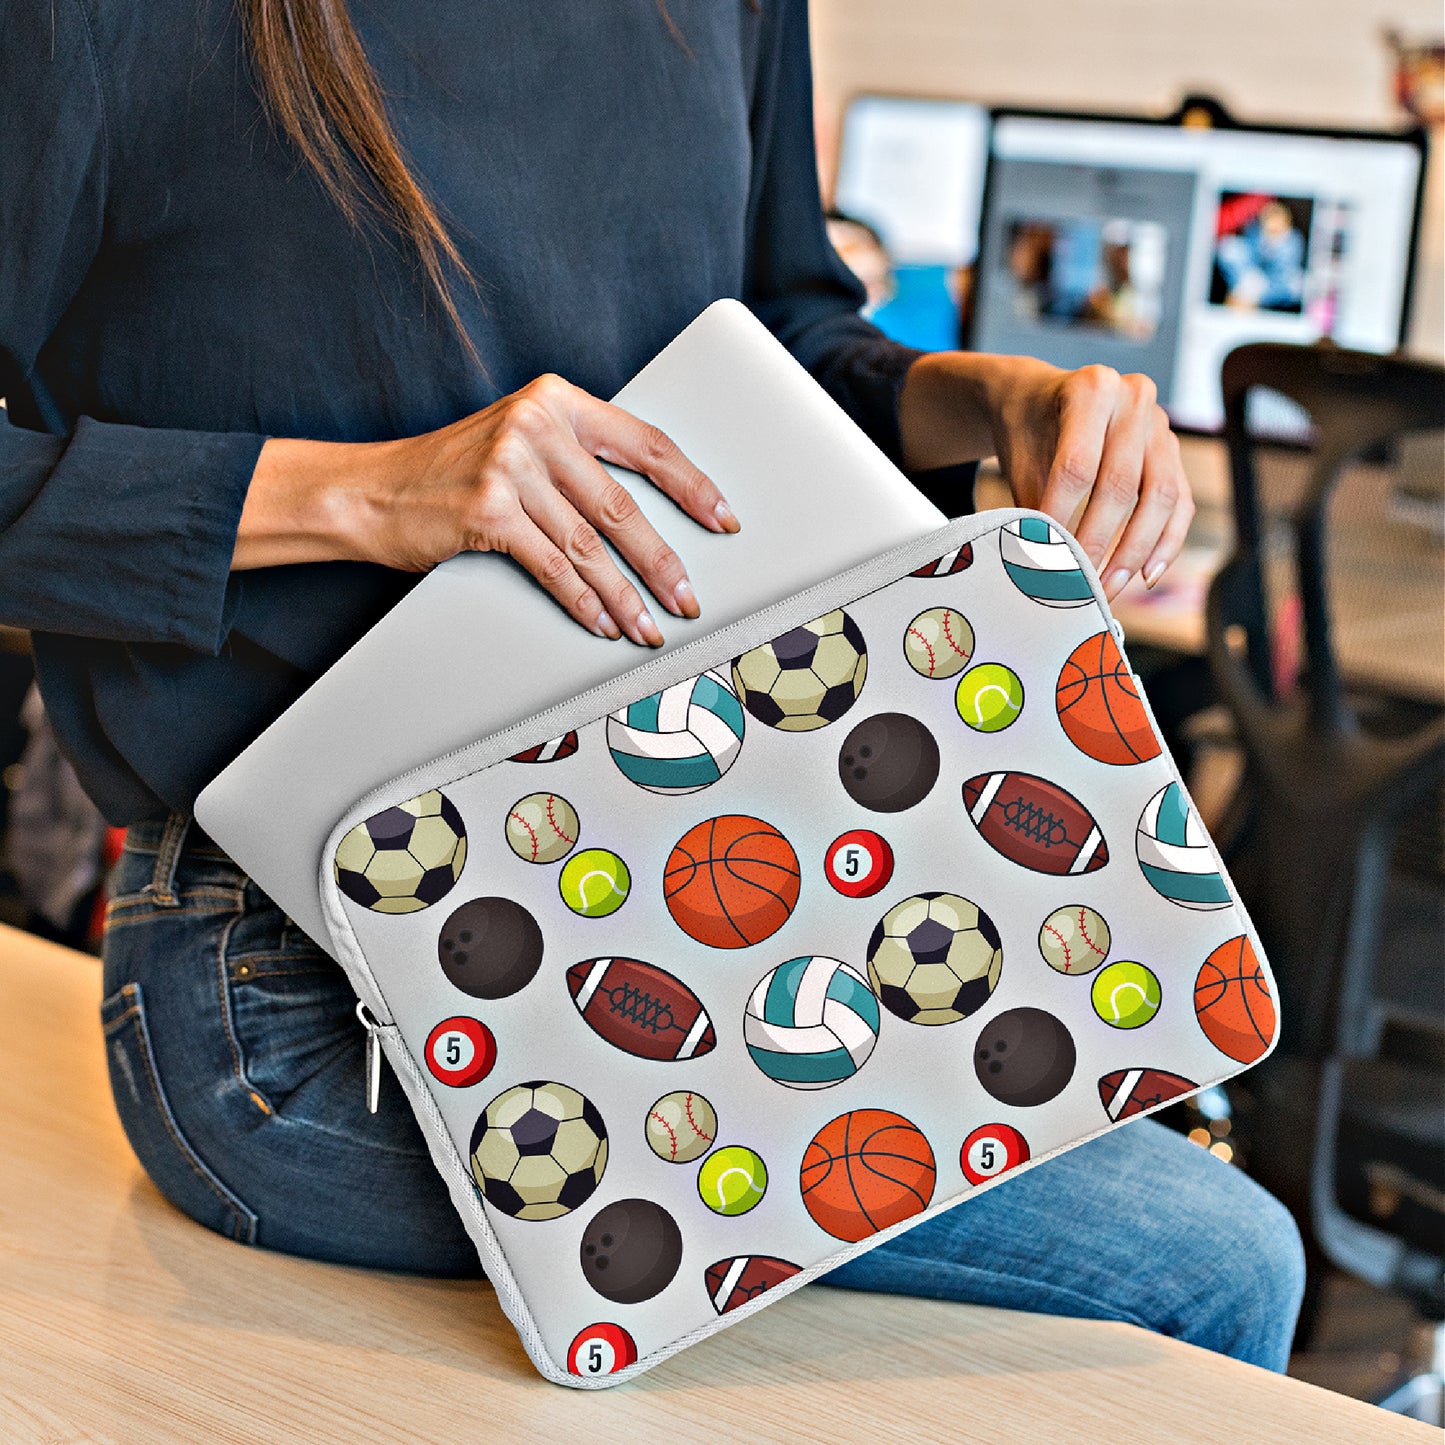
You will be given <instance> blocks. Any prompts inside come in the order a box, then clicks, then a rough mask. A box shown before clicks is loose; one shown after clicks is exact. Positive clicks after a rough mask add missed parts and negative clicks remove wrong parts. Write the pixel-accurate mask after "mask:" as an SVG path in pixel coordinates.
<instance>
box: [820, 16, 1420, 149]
mask: <svg viewBox="0 0 1445 1445" xmlns="http://www.w3.org/2000/svg"><path fill="white" fill-rule="evenodd" d="M812 16H813V51H814V58H815V65H816V72H817V80H818V90H819V99H820V101H821V102H822V103H823V107H824V110H825V113H826V112H828V111H833V112H836V110H837V109H838V108H839V106H840V105H841V104H842V102H843V101H844V100H845V99H846V98H847V96H848V95H849V94H850V93H852V92H853V91H856V90H901V91H913V92H916V93H919V94H925V95H926V94H940V95H960V96H966V97H969V98H971V99H977V100H986V101H995V102H997V101H1012V102H1015V103H1020V102H1028V103H1032V104H1036V105H1037V104H1041V105H1061V106H1075V105H1084V106H1093V107H1100V108H1109V109H1124V110H1132V109H1141V108H1142V109H1165V108H1168V107H1169V106H1170V105H1171V104H1172V102H1173V101H1174V100H1175V98H1176V97H1177V96H1178V95H1179V94H1180V92H1181V91H1183V90H1186V89H1199V90H1207V91H1211V92H1213V93H1215V94H1217V95H1218V96H1219V97H1220V99H1222V100H1224V101H1225V102H1226V103H1227V104H1229V105H1230V106H1231V107H1233V108H1234V109H1235V110H1236V111H1238V112H1239V113H1240V114H1241V115H1242V116H1248V117H1251V118H1261V119H1263V118H1268V119H1272V120H1289V121H1312V122H1333V123H1334V124H1337V125H1357V124H1358V125H1369V124H1379V123H1386V124H1388V123H1392V122H1393V121H1394V119H1395V112H1394V109H1393V106H1392V103H1391V100H1390V69H1391V67H1390V60H1389V56H1388V53H1387V51H1386V48H1385V46H1384V44H1383V42H1382V41H1381V38H1380V32H1381V30H1382V29H1383V28H1384V27H1385V26H1387V25H1390V26H1395V27H1397V28H1399V29H1401V30H1403V31H1404V32H1405V33H1406V34H1407V35H1411V36H1414V37H1417V38H1426V37H1429V36H1432V35H1433V36H1438V35H1439V33H1440V30H1441V7H1440V0H989V3H984V0H812Z"/></svg>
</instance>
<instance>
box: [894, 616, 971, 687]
mask: <svg viewBox="0 0 1445 1445" xmlns="http://www.w3.org/2000/svg"><path fill="white" fill-rule="evenodd" d="M903 655H904V657H906V658H907V659H908V665H909V667H911V668H912V669H913V670H914V672H916V673H917V674H918V675H919V676H920V677H952V676H953V675H954V674H955V673H958V672H962V671H963V669H964V668H965V667H967V666H968V661H969V658H971V657H972V656H973V628H972V627H971V626H970V625H969V621H968V618H966V617H965V616H964V615H963V613H961V612H955V611H954V610H953V608H951V607H930V608H928V609H927V610H926V611H923V612H920V613H919V614H918V616H917V617H915V618H914V619H913V621H912V622H910V623H909V624H908V631H907V632H905V633H904V634H903Z"/></svg>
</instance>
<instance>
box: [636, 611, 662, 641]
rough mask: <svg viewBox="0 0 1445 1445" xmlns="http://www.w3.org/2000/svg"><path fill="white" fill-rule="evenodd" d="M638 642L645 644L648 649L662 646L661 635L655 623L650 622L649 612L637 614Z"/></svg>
mask: <svg viewBox="0 0 1445 1445" xmlns="http://www.w3.org/2000/svg"><path fill="white" fill-rule="evenodd" d="M637 631H638V634H639V638H638V640H639V641H641V642H645V643H646V644H647V645H648V646H649V647H661V646H662V633H661V632H660V631H658V627H657V623H655V622H654V621H653V620H652V614H651V613H650V612H639V613H638V614H637Z"/></svg>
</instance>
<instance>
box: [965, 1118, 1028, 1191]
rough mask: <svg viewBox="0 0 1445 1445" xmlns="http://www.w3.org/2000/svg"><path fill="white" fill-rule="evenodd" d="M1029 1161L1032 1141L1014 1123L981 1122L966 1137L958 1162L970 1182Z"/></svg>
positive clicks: (984, 1182)
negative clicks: (1030, 1142)
mask: <svg viewBox="0 0 1445 1445" xmlns="http://www.w3.org/2000/svg"><path fill="white" fill-rule="evenodd" d="M1028 1161H1029V1141H1028V1140H1027V1139H1025V1138H1024V1136H1023V1135H1022V1134H1020V1133H1019V1131H1018V1130H1017V1129H1015V1128H1014V1127H1013V1125H1012V1124H980V1125H979V1126H978V1128H977V1129H975V1130H974V1131H973V1133H971V1134H970V1135H969V1136H968V1138H967V1139H965V1140H964V1141H963V1148H962V1149H960V1150H959V1155H958V1166H959V1168H960V1169H962V1170H963V1177H964V1178H965V1179H967V1180H968V1182H969V1183H970V1184H987V1183H988V1181H989V1180H990V1179H997V1178H998V1176H999V1175H1000V1174H1002V1173H1004V1172H1005V1171H1006V1170H1009V1169H1016V1168H1017V1167H1018V1166H1019V1165H1020V1164H1027V1163H1028Z"/></svg>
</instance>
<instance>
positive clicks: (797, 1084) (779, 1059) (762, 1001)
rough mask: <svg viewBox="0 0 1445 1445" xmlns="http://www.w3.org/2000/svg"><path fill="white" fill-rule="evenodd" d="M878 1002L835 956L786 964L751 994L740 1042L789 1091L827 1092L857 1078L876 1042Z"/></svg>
mask: <svg viewBox="0 0 1445 1445" xmlns="http://www.w3.org/2000/svg"><path fill="white" fill-rule="evenodd" d="M878 1022H879V1011H878V996H877V995H876V994H875V993H874V992H873V989H872V987H871V986H870V985H869V983H868V980H867V978H866V977H865V976H864V975H863V974H862V973H861V972H860V971H859V970H858V969H856V968H854V967H853V965H852V964H850V963H842V962H840V961H839V960H838V959H836V958H792V959H789V960H788V962H787V963H784V964H781V965H779V967H777V968H775V969H774V970H773V971H772V972H771V973H769V974H767V975H766V976H765V977H764V978H763V979H762V981H761V982H760V983H759V984H758V986H757V987H756V988H755V989H754V990H753V993H752V997H751V998H750V999H749V1000H748V1005H747V1011H746V1013H745V1014H744V1017H743V1041H744V1043H746V1044H747V1047H748V1053H750V1054H751V1055H752V1059H753V1062H754V1063H755V1064H756V1065H757V1066H758V1068H760V1069H761V1070H762V1071H763V1073H765V1074H766V1075H767V1076H768V1078H770V1079H772V1080H773V1082H774V1083H778V1084H785V1085H786V1086H787V1087H788V1088H790V1089H828V1088H831V1087H832V1086H833V1085H834V1084H841V1083H842V1082H843V1080H844V1079H850V1078H852V1077H853V1075H854V1074H856V1073H857V1072H858V1070H859V1069H861V1068H862V1067H863V1065H864V1063H865V1062H866V1061H867V1059H868V1056H869V1054H871V1053H872V1052H873V1045H874V1044H876V1043H877V1042H878Z"/></svg>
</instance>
